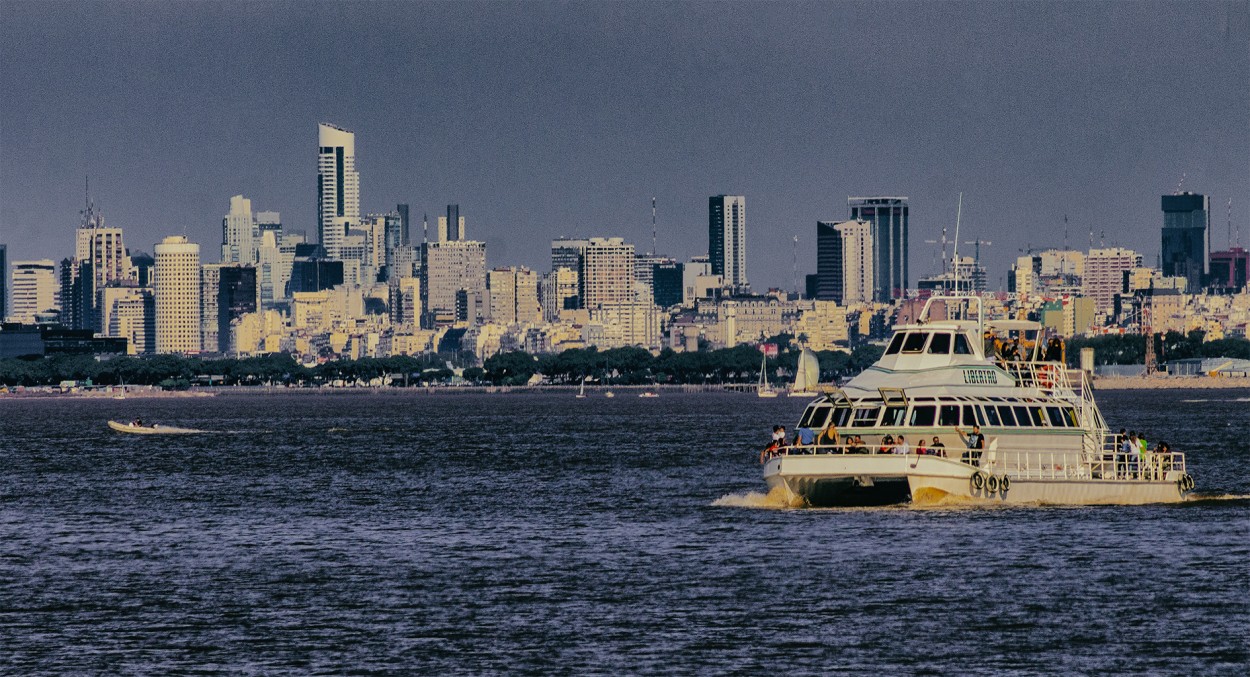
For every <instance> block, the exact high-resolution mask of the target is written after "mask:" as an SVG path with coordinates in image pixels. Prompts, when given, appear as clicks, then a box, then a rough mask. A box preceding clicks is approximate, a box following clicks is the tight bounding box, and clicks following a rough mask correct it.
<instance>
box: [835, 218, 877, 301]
mask: <svg viewBox="0 0 1250 677" xmlns="http://www.w3.org/2000/svg"><path fill="white" fill-rule="evenodd" d="M834 230H836V231H838V234H839V235H840V236H841V238H842V303H843V305H847V306H849V305H851V304H852V303H869V302H871V301H872V298H873V274H874V269H873V237H872V224H871V223H869V222H867V221H843V222H842V223H839V224H837V225H835V226H834Z"/></svg>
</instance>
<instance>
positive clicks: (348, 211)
mask: <svg viewBox="0 0 1250 677" xmlns="http://www.w3.org/2000/svg"><path fill="white" fill-rule="evenodd" d="M317 137H318V151H317V228H318V231H317V235H318V237H319V238H320V240H321V246H323V247H325V250H326V254H327V255H328V256H329V257H330V258H332V259H337V258H339V255H340V251H339V250H340V248H341V247H342V244H343V238H344V237H346V236H347V228H348V225H349V224H355V223H357V222H359V221H360V175H359V174H357V173H356V135H355V134H354V133H352V132H349V131H347V130H346V129H342V128H340V127H336V126H334V125H331V124H327V123H322V124H320V125H318V126H317Z"/></svg>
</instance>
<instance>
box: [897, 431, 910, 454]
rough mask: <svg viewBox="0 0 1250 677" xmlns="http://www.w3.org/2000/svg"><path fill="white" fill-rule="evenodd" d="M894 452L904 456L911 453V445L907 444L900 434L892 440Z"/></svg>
mask: <svg viewBox="0 0 1250 677" xmlns="http://www.w3.org/2000/svg"><path fill="white" fill-rule="evenodd" d="M894 453H896V454H902V455H904V456H906V455H907V454H910V453H911V447H909V446H907V440H905V439H903V436H902V435H899V436H898V437H897V438H895V440H894Z"/></svg>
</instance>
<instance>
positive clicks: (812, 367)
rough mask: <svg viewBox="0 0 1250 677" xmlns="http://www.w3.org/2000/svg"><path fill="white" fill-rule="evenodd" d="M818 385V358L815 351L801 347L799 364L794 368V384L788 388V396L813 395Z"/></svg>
mask: <svg viewBox="0 0 1250 677" xmlns="http://www.w3.org/2000/svg"><path fill="white" fill-rule="evenodd" d="M819 385H820V360H819V359H817V358H816V353H814V352H812V351H810V350H808V349H807V348H804V349H803V352H802V353H800V354H799V364H798V367H797V368H796V369H795V370H794V385H793V386H791V388H790V393H789V395H790V397H815V396H816V390H817V387H818V386H819Z"/></svg>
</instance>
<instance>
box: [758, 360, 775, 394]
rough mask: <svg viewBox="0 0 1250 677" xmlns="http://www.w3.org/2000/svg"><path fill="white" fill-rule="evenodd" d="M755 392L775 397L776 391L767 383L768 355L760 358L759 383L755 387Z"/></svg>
mask: <svg viewBox="0 0 1250 677" xmlns="http://www.w3.org/2000/svg"><path fill="white" fill-rule="evenodd" d="M755 394H756V395H758V396H759V397H776V396H777V391H776V390H774V389H773V387H772V386H771V385H769V383H768V356H767V355H764V356H763V359H761V360H760V384H759V386H758V387H757V388H756V389H755Z"/></svg>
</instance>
